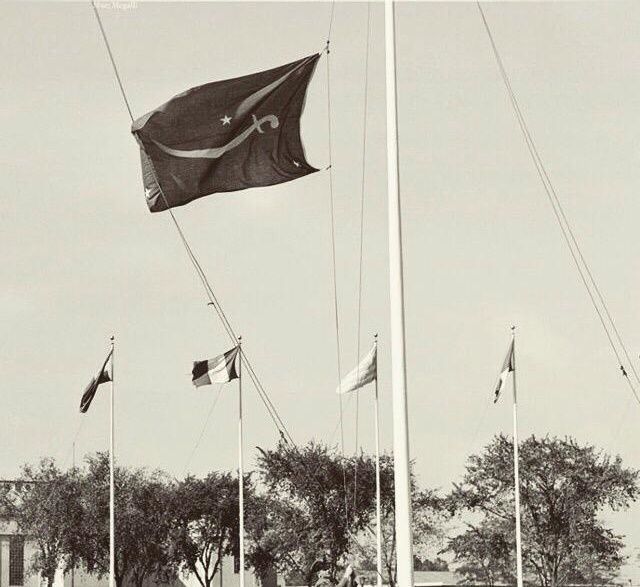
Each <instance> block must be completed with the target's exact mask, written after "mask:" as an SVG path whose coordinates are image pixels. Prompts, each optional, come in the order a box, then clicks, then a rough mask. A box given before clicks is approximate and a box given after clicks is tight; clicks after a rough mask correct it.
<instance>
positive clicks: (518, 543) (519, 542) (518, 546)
mask: <svg viewBox="0 0 640 587" xmlns="http://www.w3.org/2000/svg"><path fill="white" fill-rule="evenodd" d="M511 338H512V341H513V475H514V485H515V502H516V506H515V507H516V573H517V580H518V586H517V587H522V536H521V532H520V469H519V456H518V392H517V385H516V327H515V326H512V327H511Z"/></svg>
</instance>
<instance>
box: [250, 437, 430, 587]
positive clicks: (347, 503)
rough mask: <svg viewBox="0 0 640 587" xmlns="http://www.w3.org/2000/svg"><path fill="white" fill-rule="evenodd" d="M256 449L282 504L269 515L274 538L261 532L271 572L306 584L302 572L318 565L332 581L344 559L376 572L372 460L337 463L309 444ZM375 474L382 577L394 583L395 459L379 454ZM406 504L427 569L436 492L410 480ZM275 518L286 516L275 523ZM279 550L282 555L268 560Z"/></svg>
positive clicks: (264, 474) (325, 451)
mask: <svg viewBox="0 0 640 587" xmlns="http://www.w3.org/2000/svg"><path fill="white" fill-rule="evenodd" d="M260 452H261V457H260V458H259V460H258V467H259V471H260V475H261V479H262V481H263V483H264V484H265V485H266V487H267V488H268V489H269V491H270V492H271V493H272V494H276V495H278V497H279V501H280V502H281V503H286V504H287V507H286V509H285V510H284V511H283V512H282V514H277V515H275V516H273V519H272V520H271V528H272V534H267V535H269V536H271V538H270V540H271V542H270V547H271V553H272V562H273V563H274V564H275V565H276V567H277V568H278V569H279V570H281V571H283V570H284V571H287V572H295V573H296V575H297V578H298V580H305V581H306V583H307V584H311V581H312V578H313V577H312V576H311V574H309V573H304V572H302V569H307V570H308V569H309V568H310V567H311V566H312V563H314V562H318V561H320V562H321V564H320V565H316V568H318V567H324V568H325V569H326V570H328V571H329V575H330V578H331V580H333V581H334V582H335V581H336V579H337V577H338V575H339V568H340V567H341V566H344V565H345V564H346V563H347V562H352V563H355V564H356V566H357V567H358V568H359V569H365V570H366V569H372V570H373V571H374V573H375V568H376V565H375V551H376V546H375V505H376V490H375V487H376V481H375V479H376V477H375V475H376V473H375V459H374V458H373V457H372V456H370V455H365V454H360V455H358V456H354V457H350V458H343V457H342V456H340V455H338V454H336V452H335V451H332V450H330V449H329V448H328V447H327V446H326V445H323V444H319V443H314V442H311V443H309V444H307V445H306V446H304V447H302V448H296V447H291V446H290V445H287V444H285V443H280V445H279V446H278V447H277V448H276V449H275V450H273V451H262V450H261V451H260ZM380 469H381V473H380V478H381V508H382V521H383V524H382V525H383V538H384V540H383V543H384V549H383V560H384V566H385V569H386V575H387V577H385V579H386V580H388V581H390V583H391V585H395V578H396V563H395V558H396V556H395V532H394V529H393V526H394V521H395V519H394V517H395V499H394V484H393V459H392V458H391V457H389V456H386V455H383V456H382V457H381V462H380ZM412 501H413V508H414V538H415V546H416V553H417V554H418V556H419V558H420V560H423V561H425V564H426V561H427V559H428V558H429V557H430V556H431V555H433V552H432V550H433V548H432V547H433V545H434V544H435V542H436V541H437V539H438V537H439V529H440V521H441V517H440V516H441V514H442V507H441V506H440V502H439V500H438V499H437V498H436V496H435V494H434V493H432V492H428V491H421V490H418V489H417V487H416V484H415V479H413V490H412ZM279 515H282V516H283V517H284V519H281V520H278V519H277V518H278V516H279ZM277 533H281V536H282V541H281V542H279V540H278V539H277V537H276V536H275V534H277ZM279 548H282V549H284V550H285V552H286V556H280V558H278V557H277V556H273V553H274V552H277V551H278V549H279Z"/></svg>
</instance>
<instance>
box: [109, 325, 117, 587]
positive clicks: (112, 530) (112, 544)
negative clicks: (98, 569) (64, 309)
mask: <svg viewBox="0 0 640 587" xmlns="http://www.w3.org/2000/svg"><path fill="white" fill-rule="evenodd" d="M114 354H115V337H114V336H112V337H111V385H110V389H111V391H110V394H109V395H110V404H111V410H110V412H111V419H110V428H111V433H110V438H109V587H115V584H116V583H115V570H116V536H115V534H116V523H115V479H114V452H115V451H114V438H113V437H114V421H113V420H114V418H113V415H114V414H113V412H114V399H113V387H114V385H115V383H114V381H115V375H114V369H113V362H114V361H113V359H114Z"/></svg>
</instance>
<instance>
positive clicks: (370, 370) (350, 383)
mask: <svg viewBox="0 0 640 587" xmlns="http://www.w3.org/2000/svg"><path fill="white" fill-rule="evenodd" d="M377 367H378V347H377V345H375V344H374V345H373V346H372V347H371V350H370V351H369V352H368V353H367V354H366V355H365V356H364V357H363V358H362V360H361V361H360V363H359V364H358V366H357V367H356V368H355V369H353V371H351V372H350V373H348V374H347V375H345V377H344V378H343V379H342V381H341V382H340V385H339V386H338V387H337V389H336V393H339V394H340V393H349V392H351V391H355V390H356V389H359V388H361V387H363V386H364V385H366V384H367V383H371V382H372V381H374V380H375V379H376V377H377Z"/></svg>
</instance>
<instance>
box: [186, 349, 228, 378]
mask: <svg viewBox="0 0 640 587" xmlns="http://www.w3.org/2000/svg"><path fill="white" fill-rule="evenodd" d="M238 350H239V347H233V348H232V349H231V350H230V351H227V352H226V353H224V355H220V356H218V357H215V358H213V359H209V360H208V361H195V362H194V363H193V371H192V372H191V374H192V375H193V378H192V381H193V384H194V385H195V386H196V387H201V386H202V385H210V384H212V383H228V382H229V381H231V380H232V379H237V378H238V368H237V365H236V362H237V358H238Z"/></svg>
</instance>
